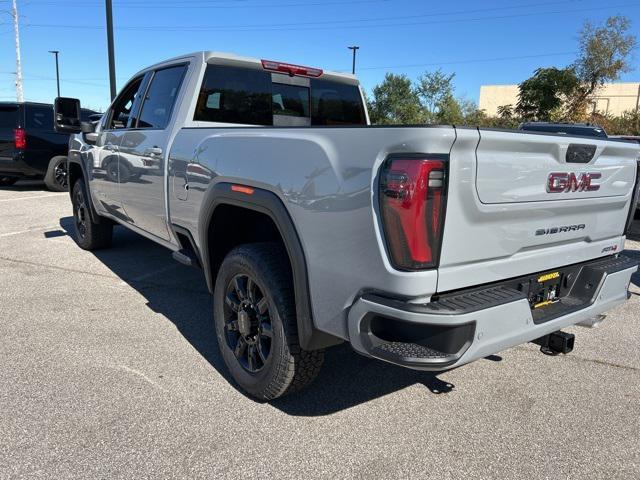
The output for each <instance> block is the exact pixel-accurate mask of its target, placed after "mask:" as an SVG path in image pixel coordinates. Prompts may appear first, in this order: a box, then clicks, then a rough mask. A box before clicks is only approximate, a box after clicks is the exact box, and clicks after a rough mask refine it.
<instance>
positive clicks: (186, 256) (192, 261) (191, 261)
mask: <svg viewBox="0 0 640 480" xmlns="http://www.w3.org/2000/svg"><path fill="white" fill-rule="evenodd" d="M171 256H172V257H173V259H174V260H175V261H176V262H178V263H181V264H183V265H186V266H187V267H199V266H200V262H198V259H197V258H196V257H195V255H194V254H193V252H191V251H189V250H176V251H175V252H171Z"/></svg>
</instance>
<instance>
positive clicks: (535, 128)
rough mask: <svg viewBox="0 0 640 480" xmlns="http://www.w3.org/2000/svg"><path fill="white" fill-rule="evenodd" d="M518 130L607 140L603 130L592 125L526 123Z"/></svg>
mask: <svg viewBox="0 0 640 480" xmlns="http://www.w3.org/2000/svg"><path fill="white" fill-rule="evenodd" d="M520 130H525V131H529V132H547V133H560V134H565V135H582V136H584V137H600V138H607V132H605V131H604V128H602V127H601V126H599V125H594V124H593V123H550V122H526V123H523V124H521V125H520Z"/></svg>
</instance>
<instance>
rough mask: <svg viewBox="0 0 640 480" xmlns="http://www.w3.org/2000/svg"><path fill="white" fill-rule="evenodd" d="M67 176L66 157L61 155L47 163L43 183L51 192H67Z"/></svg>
mask: <svg viewBox="0 0 640 480" xmlns="http://www.w3.org/2000/svg"><path fill="white" fill-rule="evenodd" d="M68 177H69V175H68V167H67V157H64V156H62V155H60V156H57V157H53V158H52V159H51V160H50V161H49V167H48V168H47V173H46V175H45V176H44V183H45V185H46V186H47V188H48V189H49V190H51V191H52V192H66V191H68V190H69V178H68Z"/></svg>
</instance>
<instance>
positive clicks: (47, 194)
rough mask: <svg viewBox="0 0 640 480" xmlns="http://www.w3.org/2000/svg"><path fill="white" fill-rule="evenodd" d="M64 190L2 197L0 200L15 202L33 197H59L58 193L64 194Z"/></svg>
mask: <svg viewBox="0 0 640 480" xmlns="http://www.w3.org/2000/svg"><path fill="white" fill-rule="evenodd" d="M64 193H65V192H59V193H45V194H44V195H29V196H27V197H16V198H2V199H0V202H16V201H18V200H32V199H34V198H49V197H59V196H60V195H64Z"/></svg>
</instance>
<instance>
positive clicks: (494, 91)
mask: <svg viewBox="0 0 640 480" xmlns="http://www.w3.org/2000/svg"><path fill="white" fill-rule="evenodd" d="M517 103H518V85H482V86H481V87H480V101H479V107H480V109H482V110H484V111H485V112H486V113H487V115H490V116H496V115H498V107H500V106H502V105H509V104H511V105H513V106H514V107H515V106H516V104H517ZM639 103H640V82H623V83H606V84H604V85H603V86H602V87H601V88H599V89H598V90H597V91H596V94H595V95H593V96H592V97H591V101H590V109H591V111H597V112H600V113H603V114H610V115H614V116H618V115H620V114H622V113H624V112H625V111H628V110H635V109H637V108H638V105H639Z"/></svg>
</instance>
